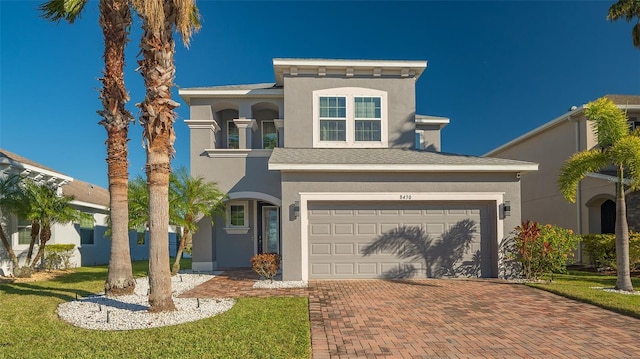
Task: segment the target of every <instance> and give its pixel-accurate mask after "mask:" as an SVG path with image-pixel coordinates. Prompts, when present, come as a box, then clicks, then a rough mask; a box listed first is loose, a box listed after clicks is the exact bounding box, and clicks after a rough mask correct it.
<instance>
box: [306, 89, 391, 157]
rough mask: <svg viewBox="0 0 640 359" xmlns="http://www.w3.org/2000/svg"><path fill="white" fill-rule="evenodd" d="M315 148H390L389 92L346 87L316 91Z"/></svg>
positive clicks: (314, 98)
mask: <svg viewBox="0 0 640 359" xmlns="http://www.w3.org/2000/svg"><path fill="white" fill-rule="evenodd" d="M313 120H314V121H313V145H314V147H386V146H387V93H386V92H384V91H380V90H373V89H365V88H357V87H342V88H335V89H326V90H318V91H314V92H313Z"/></svg>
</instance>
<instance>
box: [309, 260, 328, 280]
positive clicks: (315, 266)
mask: <svg viewBox="0 0 640 359" xmlns="http://www.w3.org/2000/svg"><path fill="white" fill-rule="evenodd" d="M309 275H310V276H313V277H327V276H330V275H331V263H327V262H325V263H311V273H309Z"/></svg>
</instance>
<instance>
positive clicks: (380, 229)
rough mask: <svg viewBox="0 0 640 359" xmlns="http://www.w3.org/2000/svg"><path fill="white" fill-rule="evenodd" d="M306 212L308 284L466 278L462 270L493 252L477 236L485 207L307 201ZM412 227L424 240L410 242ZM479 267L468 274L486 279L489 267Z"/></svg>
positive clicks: (486, 212) (482, 235)
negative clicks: (340, 280) (339, 280)
mask: <svg viewBox="0 0 640 359" xmlns="http://www.w3.org/2000/svg"><path fill="white" fill-rule="evenodd" d="M308 208H309V211H308V218H309V237H308V238H309V246H310V251H309V268H310V279H322V278H382V277H394V278H397V277H411V276H422V277H423V276H425V275H426V276H444V275H447V276H449V275H452V276H458V275H467V274H464V273H463V266H464V265H466V266H467V267H469V266H473V264H474V263H473V261H474V260H476V262H477V259H478V258H482V260H483V261H484V262H486V261H488V260H491V259H492V252H493V251H495V248H494V247H495V246H492V245H491V243H487V241H489V238H490V236H489V233H488V232H487V233H481V228H484V226H481V223H482V221H486V222H487V223H489V222H490V215H489V213H490V212H489V210H488V209H489V207H488V204H487V203H481V202H477V203H434V202H410V203H409V202H401V203H373V202H358V203H357V202H351V203H349V202H334V203H326V202H316V203H314V202H311V203H309V204H308ZM327 211H328V212H329V213H330V215H329V216H328V217H327V216H326V214H327ZM349 213H350V214H349ZM328 224H330V226H329V230H327V225H328ZM469 226H471V227H469ZM402 228H409V229H410V230H409V231H402V230H399V229H402ZM414 228H420V229H421V230H424V231H423V232H422V233H424V238H414V237H411V236H412V235H414V234H415V233H416V232H414V231H413V230H411V229H414ZM469 229H470V232H469V233H466V231H467V230H469ZM314 233H316V234H314ZM393 236H397V238H394V237H393ZM485 237H486V238H485ZM385 241H386V242H385ZM394 241H397V242H398V243H394ZM416 243H418V244H416ZM420 243H422V244H420ZM327 244H329V247H327ZM314 245H318V246H314ZM372 245H373V247H372ZM372 248H375V249H374V250H372ZM381 248H382V249H381ZM385 248H386V249H385ZM425 248H426V250H425ZM476 253H480V255H479V256H476V257H475V258H474V254H476ZM452 258H453V259H455V260H452ZM476 264H477V263H476ZM480 267H482V268H483V269H482V271H483V272H476V273H471V275H484V276H490V275H491V273H490V271H491V269H492V268H493V267H492V266H491V265H487V263H484V264H483V265H482V266H480ZM487 268H488V270H487Z"/></svg>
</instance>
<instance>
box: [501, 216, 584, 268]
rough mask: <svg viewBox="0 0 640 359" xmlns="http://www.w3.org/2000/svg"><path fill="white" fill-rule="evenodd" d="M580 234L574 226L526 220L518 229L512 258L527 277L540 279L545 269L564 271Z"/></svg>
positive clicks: (571, 257)
mask: <svg viewBox="0 0 640 359" xmlns="http://www.w3.org/2000/svg"><path fill="white" fill-rule="evenodd" d="M578 240H579V236H577V235H575V234H574V233H573V231H572V230H570V229H565V228H561V227H558V226H554V225H551V224H547V225H544V226H543V225H540V224H538V223H537V222H532V221H526V222H523V223H522V224H521V225H520V226H518V227H516V229H515V236H514V245H513V249H514V250H513V253H511V257H512V259H515V260H517V261H518V262H519V263H520V265H521V268H522V275H523V276H524V277H525V278H526V279H528V280H538V279H540V278H541V277H542V275H544V274H545V273H549V274H551V278H553V273H564V272H566V269H567V263H568V262H569V261H570V260H571V259H573V253H574V250H575V249H576V246H577V244H578Z"/></svg>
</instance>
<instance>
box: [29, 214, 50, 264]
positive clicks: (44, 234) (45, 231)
mask: <svg viewBox="0 0 640 359" xmlns="http://www.w3.org/2000/svg"><path fill="white" fill-rule="evenodd" d="M49 239H51V225H50V224H47V223H45V224H44V225H43V226H42V230H41V231H40V245H39V246H38V253H36V257H35V258H33V262H31V265H30V267H31V268H35V266H36V263H38V261H39V260H40V258H42V255H43V254H44V248H45V246H46V245H47V242H48V241H49Z"/></svg>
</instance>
